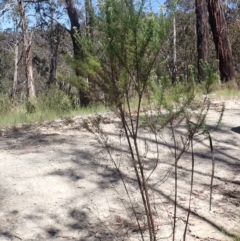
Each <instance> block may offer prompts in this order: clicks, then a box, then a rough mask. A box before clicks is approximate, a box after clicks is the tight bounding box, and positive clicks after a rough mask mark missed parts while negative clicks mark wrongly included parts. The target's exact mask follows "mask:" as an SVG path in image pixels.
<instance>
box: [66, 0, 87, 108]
mask: <svg viewBox="0 0 240 241" xmlns="http://www.w3.org/2000/svg"><path fill="white" fill-rule="evenodd" d="M65 2H66V9H67V12H68V17H69V20H70V23H71V29H70V31H69V33H70V35H71V39H72V44H73V52H74V57H75V59H76V61H77V60H78V59H81V60H82V59H83V58H84V55H83V50H82V47H81V46H80V44H79V43H78V41H77V39H76V37H75V34H76V33H77V34H78V35H79V36H81V31H80V23H79V17H78V13H77V9H76V8H75V6H74V3H73V1H72V0H65ZM75 72H76V75H77V76H82V73H80V71H79V70H75ZM79 100H80V103H81V105H82V106H87V105H88V104H89V102H90V99H89V96H88V94H87V93H86V91H85V90H79Z"/></svg>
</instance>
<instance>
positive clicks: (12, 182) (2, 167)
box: [0, 98, 240, 241]
mask: <svg viewBox="0 0 240 241" xmlns="http://www.w3.org/2000/svg"><path fill="white" fill-rule="evenodd" d="M222 101H223V100H215V101H214V108H212V109H211V110H210V116H209V121H210V123H214V121H215V120H216V119H217V117H218V116H219V113H220V109H221V102H222ZM224 102H225V105H226V109H225V112H224V117H223V120H222V124H221V127H220V129H219V130H218V131H216V132H214V133H212V138H213V145H214V153H215V160H216V165H215V178H214V182H213V202H212V209H211V211H209V198H210V180H211V172H212V162H211V152H210V149H209V141H208V139H206V138H204V137H198V138H196V140H195V142H194V149H195V152H196V153H195V175H194V186H193V195H192V198H191V213H190V219H189V225H188V229H187V240H218V241H220V240H221V241H223V240H233V238H234V235H240V144H239V143H240V99H239V98H231V99H225V100H224ZM104 116H105V117H104V118H105V120H106V121H105V124H104V126H103V128H104V130H105V131H106V132H107V133H108V136H109V141H110V143H111V144H112V145H113V147H114V148H113V150H112V152H111V153H112V155H113V158H114V160H116V162H117V165H120V169H121V170H122V174H123V176H124V177H125V180H126V185H127V187H128V189H129V190H130V196H131V198H132V201H133V205H134V207H135V209H136V210H137V212H138V215H139V214H141V212H142V209H141V202H140V199H139V195H138V193H137V191H136V186H137V183H136V181H135V179H134V172H133V168H132V167H131V164H129V153H128V149H127V147H126V140H125V139H124V137H123V136H122V135H121V132H120V131H119V128H118V120H117V119H116V118H115V117H114V116H113V114H112V113H105V114H104ZM81 123H82V117H80V116H78V117H75V118H73V119H68V120H56V121H54V122H51V123H47V122H46V123H43V124H35V125H25V126H21V127H16V128H9V129H7V128H6V129H4V130H2V132H1V138H0V150H1V151H0V180H1V181H0V240H1V241H10V240H12V241H15V240H24V241H30V240H36V241H41V240H56V241H63V240H77V241H90V240H94V241H95V240H96V241H97V240H140V238H139V237H140V232H139V228H138V227H137V225H136V223H135V221H134V218H133V214H132V211H131V208H130V205H129V201H128V198H127V195H126V192H125V190H124V187H123V184H122V182H121V178H120V176H119V174H118V172H117V171H116V169H115V168H114V165H113V164H112V162H111V161H110V158H109V155H108V154H107V153H106V151H104V149H103V148H102V147H101V145H100V144H99V143H98V142H97V141H96V139H95V137H94V135H93V134H91V133H89V132H87V131H86V130H85V129H84V128H83V127H82V126H81ZM180 135H181V134H179V136H180ZM141 138H142V144H141V145H142V154H143V155H146V162H145V166H144V168H145V171H146V173H147V174H148V173H149V174H150V172H151V170H152V169H153V168H154V165H155V159H156V152H155V149H154V147H155V144H154V141H152V142H151V138H152V137H151V136H149V135H148V132H147V130H142V132H141ZM146 143H148V144H146ZM149 143H150V144H149ZM151 143H152V144H151ZM171 143H172V142H171V136H170V135H169V132H168V131H167V130H166V131H164V132H163V134H162V136H161V138H160V139H159V143H158V146H159V154H160V162H159V163H158V167H157V168H156V170H155V172H154V173H153V174H152V175H151V178H150V179H149V186H150V189H151V191H150V196H151V200H152V203H154V206H153V211H154V218H155V220H156V224H157V226H156V229H157V230H158V236H159V237H160V238H164V240H172V236H171V235H172V220H173V207H174V205H173V203H174V168H173V165H172V164H173V156H172V152H171V151H172V150H171ZM178 176H179V181H178V203H177V231H176V240H183V232H184V228H185V224H186V214H187V208H188V204H189V203H188V201H189V191H190V178H191V155H190V153H189V151H188V152H187V153H185V154H184V155H183V157H182V159H181V160H180V161H179V163H178ZM143 220H144V219H143ZM141 226H142V228H143V230H144V228H145V224H144V221H142V223H141ZM144 235H147V232H144Z"/></svg>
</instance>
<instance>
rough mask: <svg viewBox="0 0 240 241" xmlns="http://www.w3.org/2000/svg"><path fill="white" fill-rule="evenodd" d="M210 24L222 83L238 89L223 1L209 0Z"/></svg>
mask: <svg viewBox="0 0 240 241" xmlns="http://www.w3.org/2000/svg"><path fill="white" fill-rule="evenodd" d="M207 8H208V13H209V23H210V26H211V30H212V33H213V41H214V44H215V49H216V54H217V59H218V60H219V71H220V77H221V81H222V82H223V83H224V82H225V83H227V84H228V85H230V86H233V87H237V81H236V76H235V70H234V63H233V56H232V47H231V43H230V40H229V37H228V30H227V23H226V20H225V11H224V5H223V2H222V1H221V0H207Z"/></svg>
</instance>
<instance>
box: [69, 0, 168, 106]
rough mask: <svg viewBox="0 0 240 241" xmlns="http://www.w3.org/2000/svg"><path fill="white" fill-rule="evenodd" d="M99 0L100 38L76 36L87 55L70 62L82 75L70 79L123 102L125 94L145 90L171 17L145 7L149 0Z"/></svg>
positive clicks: (112, 102)
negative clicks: (134, 1) (132, 90)
mask: <svg viewBox="0 0 240 241" xmlns="http://www.w3.org/2000/svg"><path fill="white" fill-rule="evenodd" d="M99 3H100V4H99V6H100V10H99V16H98V21H96V22H97V24H96V26H95V28H96V32H97V33H98V37H97V38H94V39H90V38H89V37H88V36H77V35H76V38H77V39H78V42H79V45H80V46H81V47H82V49H83V56H84V58H83V59H79V58H76V57H75V58H72V59H71V60H70V62H71V64H72V66H73V68H74V69H75V71H76V72H77V73H79V74H80V76H82V78H73V79H70V80H69V82H70V83H72V84H73V85H74V86H76V87H78V88H79V89H84V90H86V89H88V92H89V93H90V94H93V95H95V96H96V94H95V93H94V91H96V90H97V91H101V92H102V93H104V95H105V100H106V102H107V104H110V105H116V104H117V105H122V104H124V102H125V100H126V99H125V98H124V96H128V97H129V98H132V97H133V95H134V94H136V92H137V94H140V95H142V94H143V93H144V92H146V90H147V86H148V82H149V75H150V73H151V72H152V71H153V69H154V68H155V67H156V66H157V62H156V58H157V56H158V54H159V51H160V49H161V46H162V43H163V42H164V41H165V37H166V33H167V31H166V29H167V27H169V19H168V18H167V17H166V16H164V15H161V16H160V17H159V16H156V15H154V13H152V12H151V10H150V7H149V8H148V7H146V1H139V2H138V4H135V3H133V1H129V5H128V4H127V3H126V2H125V1H122V0H121V1H109V0H106V1H99ZM146 9H147V10H146ZM86 77H87V78H88V79H89V83H86ZM131 89H135V90H136V92H135V91H134V92H131Z"/></svg>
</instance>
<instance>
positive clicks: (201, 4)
mask: <svg viewBox="0 0 240 241" xmlns="http://www.w3.org/2000/svg"><path fill="white" fill-rule="evenodd" d="M195 9H196V30H197V52H198V78H199V81H201V80H204V78H205V77H206V73H205V71H204V69H203V68H202V66H201V61H204V62H208V60H209V50H208V44H209V43H208V38H209V30H208V14H207V2H206V0H195Z"/></svg>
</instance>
